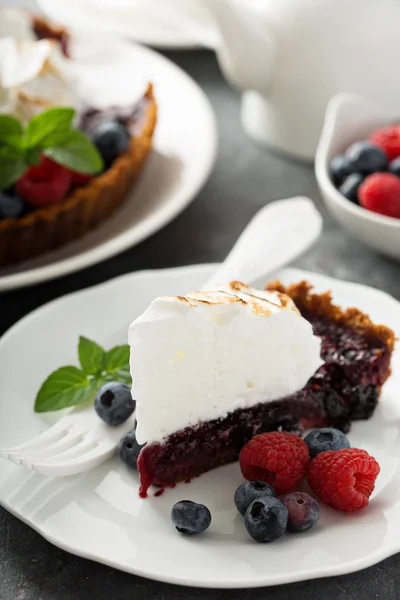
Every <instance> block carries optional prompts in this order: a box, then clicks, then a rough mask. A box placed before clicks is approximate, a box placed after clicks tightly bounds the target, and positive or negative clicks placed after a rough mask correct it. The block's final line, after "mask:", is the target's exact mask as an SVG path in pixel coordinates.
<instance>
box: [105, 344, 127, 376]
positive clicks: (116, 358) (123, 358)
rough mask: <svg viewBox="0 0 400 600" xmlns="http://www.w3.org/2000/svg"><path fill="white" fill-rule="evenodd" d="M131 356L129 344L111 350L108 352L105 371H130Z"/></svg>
mask: <svg viewBox="0 0 400 600" xmlns="http://www.w3.org/2000/svg"><path fill="white" fill-rule="evenodd" d="M129 354H130V351H129V346H128V344H125V345H123V346H115V347H114V348H111V350H109V351H108V352H106V360H105V366H104V370H105V371H106V372H107V373H115V372H117V371H121V370H126V369H128V371H129Z"/></svg>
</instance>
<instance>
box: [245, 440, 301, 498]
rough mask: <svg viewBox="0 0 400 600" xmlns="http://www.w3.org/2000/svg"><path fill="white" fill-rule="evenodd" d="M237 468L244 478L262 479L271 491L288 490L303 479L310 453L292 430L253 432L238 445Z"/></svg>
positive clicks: (292, 488)
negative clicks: (250, 438)
mask: <svg viewBox="0 0 400 600" xmlns="http://www.w3.org/2000/svg"><path fill="white" fill-rule="evenodd" d="M239 460H240V468H241V470H242V473H243V476H244V478H245V479H247V480H249V481H251V480H259V481H264V483H268V484H269V485H272V487H273V488H274V490H275V492H276V493H277V494H278V495H279V494H287V493H288V492H292V491H293V490H294V489H295V488H296V487H297V486H298V485H299V484H300V483H301V481H302V480H303V478H304V476H305V474H306V471H307V467H308V464H309V462H310V455H309V453H308V447H307V444H306V443H305V442H304V441H303V440H302V439H301V438H299V437H298V436H297V435H296V434H294V433H284V432H278V431H276V432H272V433H261V434H260V435H256V437H254V438H253V439H252V440H251V441H250V442H248V444H246V445H245V446H244V448H242V451H241V453H240V457H239Z"/></svg>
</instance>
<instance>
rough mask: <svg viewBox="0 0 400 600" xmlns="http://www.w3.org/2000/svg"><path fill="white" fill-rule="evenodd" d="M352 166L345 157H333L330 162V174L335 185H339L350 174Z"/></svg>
mask: <svg viewBox="0 0 400 600" xmlns="http://www.w3.org/2000/svg"><path fill="white" fill-rule="evenodd" d="M352 170H353V168H352V166H351V164H350V161H349V159H348V158H347V157H346V156H335V158H333V159H332V160H331V164H330V173H331V177H332V181H333V183H334V184H335V185H340V184H342V183H343V181H344V180H345V179H346V177H347V176H348V175H351V173H352Z"/></svg>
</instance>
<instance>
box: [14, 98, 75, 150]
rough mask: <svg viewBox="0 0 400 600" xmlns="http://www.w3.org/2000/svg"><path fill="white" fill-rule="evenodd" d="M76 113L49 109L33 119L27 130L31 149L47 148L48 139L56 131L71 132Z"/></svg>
mask: <svg viewBox="0 0 400 600" xmlns="http://www.w3.org/2000/svg"><path fill="white" fill-rule="evenodd" d="M74 116H75V111H74V109H72V108H49V109H48V110H45V111H43V112H41V113H39V114H38V115H36V116H35V117H33V119H31V120H30V121H29V123H28V125H27V127H26V130H25V139H26V143H27V145H28V146H29V147H30V148H34V147H35V146H41V147H42V148H45V147H46V146H47V141H46V140H47V138H48V136H50V135H51V134H52V133H53V132H54V131H65V132H66V133H67V132H69V130H70V127H71V125H72V121H73V119H74Z"/></svg>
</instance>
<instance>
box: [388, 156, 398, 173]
mask: <svg viewBox="0 0 400 600" xmlns="http://www.w3.org/2000/svg"><path fill="white" fill-rule="evenodd" d="M389 172H390V173H393V175H397V177H400V156H399V157H398V158H395V159H394V160H392V162H391V163H389Z"/></svg>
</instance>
